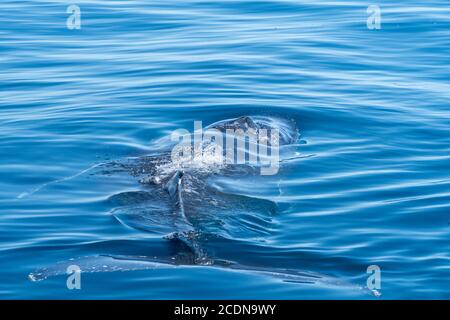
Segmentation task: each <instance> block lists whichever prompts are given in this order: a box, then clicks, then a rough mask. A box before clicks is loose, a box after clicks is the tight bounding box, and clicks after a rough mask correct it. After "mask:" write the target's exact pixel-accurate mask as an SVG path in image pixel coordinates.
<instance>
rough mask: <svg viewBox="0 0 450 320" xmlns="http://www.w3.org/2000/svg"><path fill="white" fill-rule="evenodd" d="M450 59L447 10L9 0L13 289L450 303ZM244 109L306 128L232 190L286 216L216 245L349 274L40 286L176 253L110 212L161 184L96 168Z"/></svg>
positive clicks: (232, 253)
mask: <svg viewBox="0 0 450 320" xmlns="http://www.w3.org/2000/svg"><path fill="white" fill-rule="evenodd" d="M69 4H76V5H78V6H79V7H80V9H81V29H69V28H67V25H66V20H67V18H68V17H69V15H70V14H69V13H66V10H67V7H68V5H69ZM371 4H375V5H378V6H379V7H380V9H381V29H374V30H372V29H369V28H368V27H367V25H366V20H367V17H368V14H367V7H368V6H369V5H371ZM449 57H450V6H449V2H448V1H444V0H435V1H417V0H408V1H401V2H398V1H385V0H379V1H377V2H376V3H366V2H361V1H317V0H315V1H289V0H287V1H274V0H260V1H252V0H249V1H247V0H243V1H234V0H230V1H229V0H225V1H203V0H186V1H180V0H177V1H175V0H164V1H78V0H76V1H71V2H70V3H69V2H68V1H8V0H4V1H1V3H0V177H1V179H0V212H1V214H0V298H3V299H12V298H25V299H37V298H50V299H79V298H87V299H92V298H106V299H111V298H113V299H114V298H129V299H168V298H172V299H197V298H203V299H211V298H215V299H221V298H239V299H240V298H257V299H313V298H320V299H347V298H348V299H435V298H447V299H448V298H450V292H449V291H450V256H449V251H450V241H449V235H450V146H449V145H450V130H449V128H450V106H449V98H450V81H449V80H450V76H449V75H450V58H449ZM242 115H250V116H266V117H274V118H284V119H289V120H290V121H294V122H295V123H296V124H297V127H298V129H299V132H300V134H301V141H302V143H298V144H297V145H296V150H295V153H294V154H295V157H292V158H291V159H290V160H289V161H286V162H285V163H283V165H282V166H281V168H280V171H279V173H278V174H277V175H275V176H271V177H262V176H258V177H253V178H247V179H242V180H240V179H236V180H233V182H234V185H232V183H231V182H230V181H228V182H227V183H225V182H224V181H222V187H223V186H226V185H228V188H231V189H233V190H234V193H236V194H240V195H245V196H248V197H252V198H254V199H266V200H270V201H273V202H274V203H276V204H277V206H278V210H277V212H276V213H275V214H274V215H273V216H272V217H271V220H270V224H269V225H268V226H265V229H264V231H265V232H264V234H263V235H261V236H259V237H252V236H250V235H248V234H246V233H245V232H246V230H248V228H244V227H242V229H240V227H241V226H243V225H241V223H242V221H236V224H235V225H234V226H233V227H234V228H237V229H239V230H238V231H240V233H239V234H240V235H241V237H236V238H235V239H227V240H224V239H222V240H220V238H217V239H212V240H210V241H209V242H208V241H207V243H208V250H209V254H210V255H211V256H213V257H217V258H220V259H224V260H229V261H234V262H238V263H240V264H244V265H248V266H255V267H258V268H264V270H280V268H281V269H290V270H297V271H302V272H303V271H305V272H311V273H315V274H319V275H321V277H322V276H323V277H324V278H326V279H330V280H329V281H317V282H316V281H312V282H310V283H309V282H304V283H298V282H289V281H283V280H282V279H280V278H278V277H274V276H273V275H270V274H266V273H260V272H253V271H251V270H239V269H237V270H233V269H230V268H217V267H214V266H195V265H179V266H175V267H174V266H172V265H167V266H166V267H164V266H162V267H161V266H160V267H158V268H136V269H137V270H129V269H133V268H132V267H130V268H119V269H120V270H121V271H114V270H112V269H111V266H106V267H105V268H106V269H108V272H86V273H82V276H81V283H82V288H81V290H68V289H67V286H66V280H67V276H66V275H63V274H60V275H56V276H53V277H49V278H47V279H45V280H42V281H30V279H29V278H28V275H29V274H30V273H32V272H34V271H35V270H38V269H39V268H44V267H49V266H53V265H55V264H57V263H58V262H61V261H62V262H64V261H71V260H69V259H78V258H80V257H95V256H97V257H98V256H101V255H127V256H143V257H153V256H159V255H164V254H165V253H166V252H167V243H168V240H167V239H164V238H163V237H161V236H160V235H155V234H153V233H151V232H148V231H146V230H140V229H138V228H133V227H130V226H129V225H128V224H126V223H123V221H122V220H120V219H117V217H116V216H115V215H114V205H113V204H111V201H109V199H111V197H113V196H114V195H117V194H120V193H123V192H126V191H137V190H142V189H143V188H144V187H143V186H142V185H140V184H139V182H138V181H137V180H136V179H134V178H133V177H132V176H131V175H127V174H114V172H110V173H108V174H105V173H99V172H98V170H97V171H96V169H97V168H98V167H95V166H96V165H101V164H104V163H108V162H110V161H116V160H118V159H126V158H128V157H139V156H143V155H146V154H149V153H152V152H153V151H154V150H155V141H158V139H160V138H162V137H164V136H166V135H168V134H170V133H171V132H172V131H173V130H175V129H178V128H184V129H188V130H192V129H193V121H194V120H201V121H203V123H204V124H205V125H206V124H210V123H213V122H215V121H219V120H222V119H228V118H234V117H238V116H242ZM216 183H219V182H216ZM228 222H229V221H228ZM247 223H251V221H247ZM230 225H231V224H230ZM74 261H77V260H74ZM370 265H377V266H379V267H380V269H381V289H379V290H378V293H381V296H379V297H377V294H375V295H374V294H373V292H370V290H367V288H365V287H366V280H367V277H368V276H369V274H367V273H366V270H367V267H368V266H370Z"/></svg>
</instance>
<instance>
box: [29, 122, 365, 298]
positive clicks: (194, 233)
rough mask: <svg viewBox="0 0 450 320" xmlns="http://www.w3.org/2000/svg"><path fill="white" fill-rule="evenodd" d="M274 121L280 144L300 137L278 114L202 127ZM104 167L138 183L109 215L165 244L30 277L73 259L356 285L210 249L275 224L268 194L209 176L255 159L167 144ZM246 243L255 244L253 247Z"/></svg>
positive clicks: (95, 267) (258, 236)
mask: <svg viewBox="0 0 450 320" xmlns="http://www.w3.org/2000/svg"><path fill="white" fill-rule="evenodd" d="M274 128H275V129H277V130H278V132H279V141H278V144H279V145H280V147H281V148H283V146H289V145H294V144H295V143H296V141H297V140H298V132H297V128H296V126H295V123H294V122H292V121H289V120H284V119H276V118H269V117H249V116H242V117H238V118H234V119H227V120H222V121H218V122H215V123H213V124H211V125H209V126H208V127H206V129H215V130H218V131H221V132H226V131H227V130H243V131H246V130H249V129H253V130H261V129H266V130H269V129H274ZM108 168H112V170H108V172H125V173H128V174H130V175H131V176H133V177H135V178H136V179H137V180H138V181H139V183H140V185H141V188H140V190H136V191H127V192H122V193H119V194H115V195H113V196H111V197H110V198H109V199H108V202H109V204H110V205H111V206H112V207H113V209H112V210H111V214H112V216H113V217H115V218H116V219H117V220H118V221H119V222H120V223H122V224H124V225H126V226H128V227H132V228H135V229H137V230H141V231H145V232H148V233H150V234H153V235H159V236H160V237H161V238H162V239H165V240H166V242H165V243H166V244H167V247H166V249H164V248H161V245H158V246H159V247H158V248H156V246H157V243H152V244H151V245H149V246H148V247H149V248H152V250H153V252H151V251H150V252H146V253H144V254H140V255H138V256H136V255H130V254H121V253H120V252H119V253H111V254H102V255H97V256H89V257H82V258H77V259H70V260H68V261H66V262H60V263H57V264H55V265H52V266H49V267H45V268H41V269H38V270H36V271H35V272H32V273H30V275H29V279H30V280H31V281H40V280H43V279H45V278H47V277H50V276H57V275H62V274H65V273H66V268H67V266H69V265H72V264H76V265H78V266H79V267H80V268H81V270H82V272H113V271H126V270H143V269H156V268H175V267H177V266H193V267H194V266H197V267H200V266H202V267H208V268H221V269H226V270H229V271H239V272H248V273H251V274H261V275H265V276H270V277H272V278H277V279H280V280H282V281H286V282H294V283H302V284H307V283H308V284H320V285H321V286H323V285H326V286H328V285H329V286H338V287H342V286H347V287H348V286H350V287H354V289H356V290H360V289H361V288H360V287H357V286H354V285H349V284H348V283H344V282H343V281H340V280H339V279H335V278H333V277H329V276H326V275H322V274H318V273H314V272H309V271H303V270H292V269H286V268H280V267H265V266H263V265H259V266H255V265H248V264H245V263H244V264H243V263H240V262H236V261H232V260H228V259H223V258H219V257H217V256H216V253H214V251H216V250H215V249H214V245H215V244H216V243H223V242H225V244H227V243H228V245H227V247H230V246H233V247H236V248H239V247H240V246H242V245H241V244H245V245H248V244H249V243H258V242H260V241H264V238H265V237H266V236H268V235H270V234H271V233H272V231H273V217H274V215H276V214H277V212H278V211H279V210H278V209H279V204H277V203H275V202H273V201H272V200H270V199H263V198H258V197H252V196H247V195H242V194H238V193H234V192H232V191H229V190H226V189H223V188H218V187H217V186H216V185H214V184H211V183H209V181H210V178H212V177H227V178H231V179H234V178H240V177H246V176H249V177H252V176H253V175H258V174H259V171H258V170H257V168H255V167H254V166H251V165H247V164H244V165H222V166H221V165H217V163H214V162H211V163H209V162H208V161H204V159H203V161H202V162H201V163H195V162H192V161H191V162H186V163H180V162H176V161H175V162H174V161H173V160H172V158H171V154H170V150H166V151H163V152H160V153H158V154H154V155H149V156H143V157H138V158H131V159H127V160H125V161H116V162H113V163H110V164H108ZM101 248H103V247H101ZM210 249H212V250H210ZM227 250H228V249H227ZM250 250H253V251H257V250H258V249H257V247H255V248H254V249H250ZM164 251H165V252H164ZM102 252H103V250H102Z"/></svg>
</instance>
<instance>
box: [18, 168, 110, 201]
mask: <svg viewBox="0 0 450 320" xmlns="http://www.w3.org/2000/svg"><path fill="white" fill-rule="evenodd" d="M104 164H106V163H104V162H101V163H97V164H94V165H92V166H90V167H89V168H87V169H84V170H82V171H80V172H78V173H76V174H74V175H71V176H68V177H64V178H60V179H57V180H53V181H49V182H46V183H44V184H41V185H39V186H37V187H34V188H33V189H31V190H30V191H25V192H22V193H21V194H19V195H18V196H17V197H16V199H24V198H26V197H29V196H31V195H33V194H35V193H36V192H39V191H40V190H42V189H44V188H45V187H47V186H49V185H52V184H56V183H61V182H65V181H70V180H72V179H75V178H77V177H79V176H81V175H83V174H85V173H87V172H89V171H91V170H92V169H95V168H97V167H99V166H101V165H104Z"/></svg>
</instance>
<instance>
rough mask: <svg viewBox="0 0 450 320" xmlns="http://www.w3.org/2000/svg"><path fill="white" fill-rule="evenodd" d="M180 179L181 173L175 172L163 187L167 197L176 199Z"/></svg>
mask: <svg viewBox="0 0 450 320" xmlns="http://www.w3.org/2000/svg"><path fill="white" fill-rule="evenodd" d="M182 177H183V171H177V172H175V173H174V175H173V176H172V178H170V179H169V181H167V182H166V184H165V186H164V189H166V190H167V192H168V193H169V195H170V196H171V197H173V198H176V197H177V195H178V192H179V188H180V184H181V178H182Z"/></svg>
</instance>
